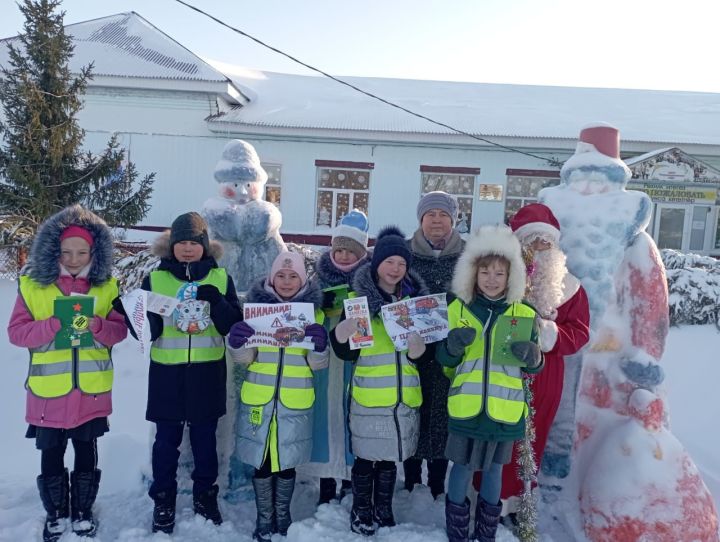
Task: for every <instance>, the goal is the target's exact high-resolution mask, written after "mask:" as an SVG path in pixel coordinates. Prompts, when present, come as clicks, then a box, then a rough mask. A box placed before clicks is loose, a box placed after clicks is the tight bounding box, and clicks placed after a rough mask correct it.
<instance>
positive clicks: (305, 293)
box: [245, 279, 323, 309]
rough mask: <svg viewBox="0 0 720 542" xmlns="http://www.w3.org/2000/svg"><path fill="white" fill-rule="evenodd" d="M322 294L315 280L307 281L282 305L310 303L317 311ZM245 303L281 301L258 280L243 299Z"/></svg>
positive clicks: (263, 281)
mask: <svg viewBox="0 0 720 542" xmlns="http://www.w3.org/2000/svg"><path fill="white" fill-rule="evenodd" d="M322 300H323V293H322V290H321V289H320V285H319V284H318V282H317V281H315V280H310V281H308V282H307V283H306V284H305V286H303V287H302V288H301V289H300V291H299V292H298V293H297V295H296V296H295V297H294V298H292V299H289V300H288V301H284V302H283V303H312V304H313V305H315V308H316V309H318V308H320V307H321V306H322ZM245 302H246V303H272V304H275V303H280V302H281V301H280V300H279V299H278V298H277V297H276V296H275V295H274V294H272V293H270V292H268V291H267V290H266V289H265V279H260V280H259V281H257V282H255V284H253V285H252V286H251V287H250V290H249V291H248V293H247V297H246V298H245Z"/></svg>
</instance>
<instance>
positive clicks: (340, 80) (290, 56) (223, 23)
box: [175, 0, 561, 167]
mask: <svg viewBox="0 0 720 542" xmlns="http://www.w3.org/2000/svg"><path fill="white" fill-rule="evenodd" d="M175 1H176V2H177V3H178V4H182V5H183V6H185V7H188V8H190V9H192V10H193V11H196V12H197V13H200V14H201V15H204V16H205V17H207V18H208V19H211V20H213V21H215V22H216V23H218V24H220V25H222V26H224V27H225V28H228V29H230V30H232V31H233V32H235V33H237V34H240V35H241V36H245V37H246V38H249V39H251V40H253V41H254V42H255V43H257V44H259V45H262V46H263V47H265V48H267V49H270V50H271V51H273V52H275V53H278V54H280V55H282V56H284V57H286V58H289V59H290V60H292V61H293V62H295V63H297V64H300V65H301V66H304V67H306V68H307V69H309V70H312V71H314V72H317V73H319V74H320V75H323V76H324V77H327V78H328V79H332V80H333V81H335V82H336V83H340V84H341V85H345V86H346V87H349V88H351V89H353V90H355V91H356V92H359V93H361V94H364V95H365V96H368V97H369V98H373V99H374V100H378V101H380V102H382V103H384V104H386V105H389V106H391V107H394V108H396V109H399V110H401V111H404V112H405V113H409V114H410V115H413V116H415V117H418V118H420V119H423V120H426V121H428V122H431V123H433V124H435V125H437V126H442V127H443V128H447V129H448V130H452V131H453V132H456V133H458V134H462V135H465V136H467V137H471V138H473V139H476V140H478V141H482V142H483V143H488V144H489V145H493V146H495V147H499V148H501V149H504V150H506V151H510V152H516V153H519V154H524V155H525V156H530V157H531V158H537V159H538V160H543V161H544V162H547V163H548V164H550V165H551V166H553V167H560V165H561V164H560V163H559V162H558V161H557V160H555V159H552V158H545V157H544V156H539V155H537V154H532V153H530V152H525V151H521V150H519V149H515V148H513V147H508V146H507V145H502V144H501V143H496V142H494V141H490V140H489V139H485V138H483V137H480V136H477V135H475V134H471V133H469V132H466V131H464V130H461V129H459V128H455V127H454V126H451V125H449V124H445V123H444V122H440V121H438V120H435V119H431V118H430V117H426V116H425V115H422V114H420V113H416V112H415V111H412V110H410V109H408V108H407V107H403V106H402V105H399V104H396V103H394V102H391V101H390V100H386V99H385V98H382V97H380V96H377V95H376V94H373V93H372V92H368V91H366V90H363V89H361V88H359V87H357V86H355V85H353V84H352V83H348V82H347V81H343V80H342V79H339V78H337V77H335V76H334V75H330V74H329V73H327V72H324V71H323V70H321V69H319V68H316V67H315V66H311V65H310V64H307V63H306V62H303V61H302V60H299V59H297V58H295V57H294V56H292V55H290V54H288V53H286V52H285V51H281V50H280V49H278V48H277V47H273V46H272V45H269V44H267V43H265V42H264V41H262V40H260V39H258V38H256V37H255V36H252V35H250V34H248V33H247V32H244V31H242V30H240V29H239V28H235V27H234V26H232V25H230V24H228V23H226V22H225V21H223V20H221V19H218V18H217V17H215V16H214V15H211V14H210V13H208V12H206V11H203V10H202V9H200V8H198V7H195V6H193V5H192V4H188V3H187V2H185V1H183V0H175Z"/></svg>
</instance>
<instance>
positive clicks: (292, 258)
mask: <svg viewBox="0 0 720 542" xmlns="http://www.w3.org/2000/svg"><path fill="white" fill-rule="evenodd" d="M322 300H323V294H322V290H321V289H320V287H319V285H318V284H317V283H315V282H308V280H307V271H306V270H305V261H304V259H303V257H302V256H301V255H300V254H297V253H294V252H281V253H280V254H278V256H277V257H276V258H275V261H274V262H273V264H272V267H271V269H270V274H269V275H268V276H267V278H265V279H262V280H260V281H259V282H257V283H255V284H254V285H253V286H252V287H251V289H250V291H249V292H248V295H247V298H246V302H248V303H264V304H272V305H275V304H287V303H311V304H312V305H313V306H314V309H315V323H312V324H305V325H302V329H300V325H301V324H299V325H298V326H294V325H293V326H291V325H285V326H283V327H280V328H279V329H278V330H277V331H276V332H275V335H276V337H275V338H276V339H278V340H280V337H282V338H283V339H282V340H283V341H287V342H288V343H289V342H291V341H292V339H293V338H294V340H302V339H303V337H304V338H308V339H310V340H311V341H312V343H313V344H314V348H313V349H305V348H297V347H282V346H257V347H246V343H247V342H248V340H249V339H250V338H251V337H253V336H254V335H255V334H256V330H255V329H254V328H253V327H252V326H251V325H250V324H248V323H247V322H238V323H237V324H235V325H234V326H233V327H232V329H231V330H230V334H229V335H228V343H229V344H230V349H229V350H230V355H231V357H232V359H233V361H235V362H237V363H240V364H243V365H246V366H247V374H246V376H245V381H244V382H243V383H242V386H241V388H240V407H239V412H238V415H237V446H236V449H237V450H238V455H239V457H240V459H241V460H242V461H243V462H245V463H247V464H249V465H252V466H253V467H255V474H254V476H253V488H254V489H255V504H256V507H257V520H256V525H255V531H254V532H253V538H254V539H255V540H259V541H261V542H269V541H270V539H271V537H272V535H273V534H275V533H279V534H280V535H282V536H286V535H287V531H288V528H289V527H290V524H291V523H292V518H291V516H290V502H291V500H292V495H293V491H294V490H295V467H297V466H298V465H302V464H303V463H307V462H308V461H310V455H311V451H312V424H313V404H314V402H315V390H314V388H313V372H314V371H317V370H320V369H324V368H326V367H327V364H328V356H329V349H328V340H327V332H326V331H325V328H324V327H323V325H322V323H323V318H324V316H323V312H322V309H321V307H322ZM283 312H290V311H286V310H285V309H283ZM281 316H282V313H281ZM290 316H291V317H295V315H293V314H292V312H290ZM283 318H284V319H286V318H285V317H284V316H283ZM298 320H299V318H298ZM294 322H295V321H294V320H293V321H292V323H294Z"/></svg>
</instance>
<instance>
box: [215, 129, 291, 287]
mask: <svg viewBox="0 0 720 542" xmlns="http://www.w3.org/2000/svg"><path fill="white" fill-rule="evenodd" d="M267 177H268V176H267V173H266V171H265V170H264V169H263V167H262V166H261V165H260V158H259V157H258V155H257V153H256V152H255V148H254V147H253V146H252V145H250V143H247V142H246V141H242V140H240V139H233V140H232V141H230V142H228V143H227V145H225V148H224V149H223V152H222V157H221V158H220V161H219V162H218V163H217V165H216V166H215V180H216V181H217V182H218V183H219V196H216V197H213V198H210V199H208V200H207V201H206V202H205V204H204V205H203V209H202V215H203V216H204V217H205V220H207V223H208V226H209V227H210V235H211V237H212V238H213V239H215V240H217V241H220V242H221V243H222V245H223V249H224V253H223V257H222V260H221V261H220V265H221V266H223V267H225V268H226V269H227V270H228V273H229V274H230V276H232V278H233V281H235V286H236V288H237V289H238V291H247V290H248V289H249V288H250V285H251V284H253V283H254V282H255V281H257V280H258V279H259V278H260V277H263V276H265V275H266V274H267V273H268V271H269V270H270V266H271V265H272V262H273V260H274V259H275V257H276V256H277V255H278V254H279V253H280V252H282V251H283V250H286V247H285V243H284V242H283V240H282V238H281V237H280V225H281V224H282V216H281V215H280V211H279V210H278V209H277V207H275V206H274V205H273V204H272V203H269V202H267V201H264V200H263V199H262V197H263V193H264V187H265V183H266V182H267Z"/></svg>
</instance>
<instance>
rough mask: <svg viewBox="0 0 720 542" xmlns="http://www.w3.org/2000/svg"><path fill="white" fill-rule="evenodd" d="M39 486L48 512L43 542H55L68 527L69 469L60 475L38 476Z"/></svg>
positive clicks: (41, 497)
mask: <svg viewBox="0 0 720 542" xmlns="http://www.w3.org/2000/svg"><path fill="white" fill-rule="evenodd" d="M37 486H38V490H39V491H40V500H42V503H43V507H44V508H45V512H47V517H46V518H45V526H44V528H43V542H55V541H56V540H58V539H59V538H60V537H61V536H62V535H63V533H64V532H65V530H66V529H67V527H68V518H69V517H70V504H69V502H68V493H69V492H70V487H69V486H70V482H69V480H68V471H67V470H65V472H64V473H63V474H61V475H59V476H42V475H40V476H38V477H37Z"/></svg>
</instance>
